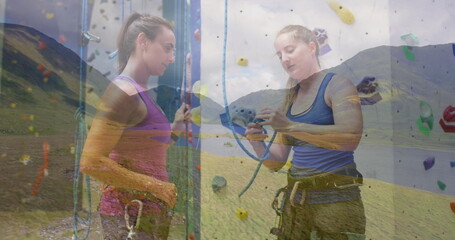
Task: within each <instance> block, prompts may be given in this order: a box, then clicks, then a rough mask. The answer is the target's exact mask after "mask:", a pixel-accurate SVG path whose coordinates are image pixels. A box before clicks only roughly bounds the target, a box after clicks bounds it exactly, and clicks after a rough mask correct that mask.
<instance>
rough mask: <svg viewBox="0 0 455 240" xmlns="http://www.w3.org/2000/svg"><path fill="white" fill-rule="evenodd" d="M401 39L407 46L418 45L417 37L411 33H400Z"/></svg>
mask: <svg viewBox="0 0 455 240" xmlns="http://www.w3.org/2000/svg"><path fill="white" fill-rule="evenodd" d="M401 40H403V41H405V42H406V45H408V46H416V45H419V39H418V38H417V37H416V36H415V35H414V34H412V33H408V34H405V35H402V36H401Z"/></svg>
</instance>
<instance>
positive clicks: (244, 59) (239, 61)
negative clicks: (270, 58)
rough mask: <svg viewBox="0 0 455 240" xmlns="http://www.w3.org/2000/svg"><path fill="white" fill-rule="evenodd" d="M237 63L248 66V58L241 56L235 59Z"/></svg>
mask: <svg viewBox="0 0 455 240" xmlns="http://www.w3.org/2000/svg"><path fill="white" fill-rule="evenodd" d="M237 64H238V65H240V66H243V67H246V66H248V59H246V58H244V57H241V58H239V59H238V60H237Z"/></svg>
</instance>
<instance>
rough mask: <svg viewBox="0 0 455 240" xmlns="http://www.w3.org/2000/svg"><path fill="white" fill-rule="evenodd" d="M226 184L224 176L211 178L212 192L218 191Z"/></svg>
mask: <svg viewBox="0 0 455 240" xmlns="http://www.w3.org/2000/svg"><path fill="white" fill-rule="evenodd" d="M226 185H227V181H226V179H225V178H224V177H221V176H215V177H214V178H213V179H212V190H213V192H218V191H220V190H221V189H222V188H224V187H226Z"/></svg>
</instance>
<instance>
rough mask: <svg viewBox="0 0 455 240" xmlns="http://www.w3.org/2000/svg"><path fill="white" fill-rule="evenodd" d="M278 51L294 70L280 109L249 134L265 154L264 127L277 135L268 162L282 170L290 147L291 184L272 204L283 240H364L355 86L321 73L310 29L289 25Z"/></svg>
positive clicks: (265, 114) (263, 114)
mask: <svg viewBox="0 0 455 240" xmlns="http://www.w3.org/2000/svg"><path fill="white" fill-rule="evenodd" d="M275 50H276V54H277V56H278V57H279V59H280V62H281V65H282V67H283V69H284V70H285V71H286V72H287V73H288V74H289V80H288V88H289V90H288V91H287V94H286V96H285V99H284V101H283V106H282V108H281V109H271V108H265V109H262V110H261V111H259V112H258V114H257V115H256V118H257V119H262V120H264V121H262V122H259V123H250V124H249V125H248V128H247V131H246V134H247V137H248V139H249V140H250V143H251V145H252V146H253V148H254V150H255V151H256V153H257V154H258V155H259V156H262V154H263V153H264V151H265V149H264V144H262V141H263V140H264V138H265V137H266V136H265V135H264V134H261V132H262V126H263V125H270V126H271V127H273V128H274V129H275V130H276V131H277V132H278V134H277V138H276V139H277V140H276V142H275V143H274V144H273V145H272V147H271V149H270V157H269V159H267V160H265V161H264V165H265V166H267V167H268V168H270V169H272V170H279V169H281V168H282V167H283V166H284V165H285V163H286V160H287V159H288V156H289V153H290V152H291V149H292V150H294V155H293V156H292V161H291V163H292V167H291V168H290V170H289V173H288V185H287V186H286V187H285V188H282V189H280V190H279V191H278V192H277V198H276V199H275V201H277V200H278V196H279V195H280V194H281V193H283V195H284V196H285V198H284V199H285V200H284V205H281V204H277V203H278V202H274V208H275V210H276V211H277V213H279V215H281V217H282V219H281V221H280V222H281V224H279V225H278V226H276V227H275V228H272V231H271V232H272V233H273V234H275V235H277V236H278V239H280V240H281V239H282V240H284V239H289V240H297V239H298V240H300V239H363V238H364V234H365V213H364V208H363V203H362V200H361V196H360V189H359V186H360V185H361V183H362V175H361V174H360V173H359V172H358V171H357V169H356V165H355V162H354V157H353V151H354V150H355V149H356V148H357V145H358V144H359V141H360V139H361V135H362V129H363V119H362V112H361V108H360V99H359V97H358V95H357V90H356V88H355V86H354V85H353V84H352V83H351V82H350V81H349V80H348V79H345V78H343V77H341V76H338V75H335V74H333V73H328V72H325V71H323V70H321V68H320V65H319V59H318V55H319V46H318V42H317V39H316V37H315V35H314V34H313V33H312V32H311V31H310V30H308V29H307V28H305V27H302V26H299V25H289V26H287V27H285V28H283V29H282V30H281V31H280V32H279V33H278V35H277V37H276V39H275Z"/></svg>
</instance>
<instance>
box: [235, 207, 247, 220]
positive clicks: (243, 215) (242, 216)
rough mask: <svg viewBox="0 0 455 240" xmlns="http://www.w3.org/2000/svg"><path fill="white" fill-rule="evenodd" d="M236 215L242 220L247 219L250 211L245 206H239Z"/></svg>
mask: <svg viewBox="0 0 455 240" xmlns="http://www.w3.org/2000/svg"><path fill="white" fill-rule="evenodd" d="M235 215H237V217H238V218H239V219H240V220H245V219H247V218H248V212H247V211H246V210H245V209H243V208H237V210H236V211H235Z"/></svg>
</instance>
